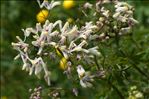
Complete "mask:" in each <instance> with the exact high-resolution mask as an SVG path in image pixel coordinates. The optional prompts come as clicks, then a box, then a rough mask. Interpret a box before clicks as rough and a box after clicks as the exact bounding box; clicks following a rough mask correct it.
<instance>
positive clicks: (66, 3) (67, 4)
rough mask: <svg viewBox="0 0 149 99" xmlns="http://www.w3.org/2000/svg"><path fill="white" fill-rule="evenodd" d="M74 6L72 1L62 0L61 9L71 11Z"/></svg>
mask: <svg viewBox="0 0 149 99" xmlns="http://www.w3.org/2000/svg"><path fill="white" fill-rule="evenodd" d="M74 5H75V2H74V0H64V1H63V7H64V8H65V9H71V8H72V7H74Z"/></svg>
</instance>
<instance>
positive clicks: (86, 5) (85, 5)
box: [84, 2, 93, 9]
mask: <svg viewBox="0 0 149 99" xmlns="http://www.w3.org/2000/svg"><path fill="white" fill-rule="evenodd" d="M92 6H93V5H92V4H90V3H89V2H86V3H85V4H84V8H85V9H87V8H89V9H91V8H92Z"/></svg>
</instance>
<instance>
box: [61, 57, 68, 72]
mask: <svg viewBox="0 0 149 99" xmlns="http://www.w3.org/2000/svg"><path fill="white" fill-rule="evenodd" d="M59 66H60V68H61V69H63V70H65V69H66V68H67V59H66V58H65V57H63V58H62V59H61V60H60V63H59Z"/></svg>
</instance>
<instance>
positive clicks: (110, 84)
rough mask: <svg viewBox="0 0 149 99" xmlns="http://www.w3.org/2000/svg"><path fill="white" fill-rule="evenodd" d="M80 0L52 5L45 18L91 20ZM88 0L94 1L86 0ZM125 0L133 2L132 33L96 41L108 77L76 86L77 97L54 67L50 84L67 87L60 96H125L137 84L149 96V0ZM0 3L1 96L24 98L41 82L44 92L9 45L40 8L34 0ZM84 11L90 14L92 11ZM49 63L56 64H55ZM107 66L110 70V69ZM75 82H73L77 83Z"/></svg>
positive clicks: (89, 98)
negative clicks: (134, 21) (68, 5)
mask: <svg viewBox="0 0 149 99" xmlns="http://www.w3.org/2000/svg"><path fill="white" fill-rule="evenodd" d="M124 1H127V0H124ZM84 2H85V0H84V1H75V3H76V5H75V7H73V8H72V9H67V10H66V9H64V8H63V6H60V7H56V8H55V9H54V10H52V11H51V12H50V13H49V16H50V17H49V20H50V21H51V22H54V21H55V20H58V19H61V20H63V21H67V20H68V19H69V18H72V19H73V20H77V18H79V19H80V20H77V21H73V22H72V24H77V25H80V24H83V22H84V21H87V20H94V18H92V17H89V18H88V19H86V18H85V16H84V15H83V14H82V12H81V8H80V7H79V6H80V5H81V4H83V3H84ZM89 2H96V1H95V0H92V1H91V0H90V1H89ZM128 2H129V3H130V4H132V5H133V6H134V8H135V15H134V16H135V18H136V19H137V20H138V21H139V25H138V26H136V28H134V31H133V32H134V33H133V34H132V35H128V36H126V37H122V38H121V40H120V41H119V42H116V40H114V39H113V40H109V41H106V42H102V43H100V45H99V46H100V51H101V52H102V53H103V55H104V58H103V61H101V63H100V64H101V66H103V67H104V68H107V69H108V70H109V76H108V78H107V79H104V80H101V79H99V80H98V81H97V83H95V84H94V87H93V88H90V89H82V88H81V87H80V88H79V97H75V96H73V94H72V92H71V83H70V81H68V80H66V77H65V75H63V74H62V72H63V71H61V70H58V69H55V70H54V71H53V72H52V75H53V76H52V78H51V79H52V83H53V87H54V86H59V87H64V88H67V89H65V90H66V91H63V90H62V91H60V92H61V93H60V94H61V97H62V99H66V98H68V99H76V98H77V99H119V94H122V95H123V97H125V98H126V97H128V91H129V88H130V87H131V86H137V87H138V89H139V90H140V91H141V92H142V93H143V95H144V98H145V99H149V80H148V79H149V75H148V74H149V11H148V9H149V6H148V5H149V1H147V0H137V1H135V0H128ZM0 3H1V26H0V29H1V39H0V46H1V47H0V55H1V62H0V63H1V77H0V81H1V97H2V96H3V97H5V98H6V97H7V99H27V98H28V97H29V96H30V93H29V92H28V89H30V88H35V87H36V86H38V85H41V83H42V84H43V85H42V87H43V88H45V89H44V91H45V93H43V96H44V95H45V94H48V93H49V91H50V88H49V87H48V86H47V85H46V84H45V82H44V80H42V79H41V80H38V79H37V78H36V77H33V76H28V74H27V73H26V72H24V71H22V70H21V65H22V63H20V62H19V61H17V62H14V61H13V58H14V56H15V55H16V52H15V51H14V50H12V47H11V42H12V41H13V42H14V41H15V36H16V35H19V36H21V35H23V32H22V31H21V29H22V28H26V27H31V26H35V24H36V22H37V20H36V15H37V13H38V12H39V11H40V8H39V6H38V4H37V2H36V0H35V1H31V0H24V1H17V0H10V1H3V0H1V1H0ZM76 13H77V14H76ZM87 13H89V14H93V12H87ZM75 22H76V23H75ZM49 65H50V66H52V63H49ZM52 67H53V68H55V67H57V68H58V66H52ZM111 69H112V70H114V72H110V71H111ZM56 82H59V83H56ZM78 83H79V82H78ZM78 85H79V84H78ZM78 85H75V86H77V87H79V86H78ZM53 87H51V88H53ZM119 91H120V92H119ZM45 98H48V97H45Z"/></svg>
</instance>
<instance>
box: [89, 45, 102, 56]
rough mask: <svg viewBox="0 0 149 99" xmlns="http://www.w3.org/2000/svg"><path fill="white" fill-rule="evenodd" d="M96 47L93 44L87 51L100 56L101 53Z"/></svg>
mask: <svg viewBox="0 0 149 99" xmlns="http://www.w3.org/2000/svg"><path fill="white" fill-rule="evenodd" d="M97 49H98V47H97V46H95V47H93V48H89V49H88V51H89V53H91V54H93V55H97V56H100V55H101V53H100V52H99V51H98V50H97Z"/></svg>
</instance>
